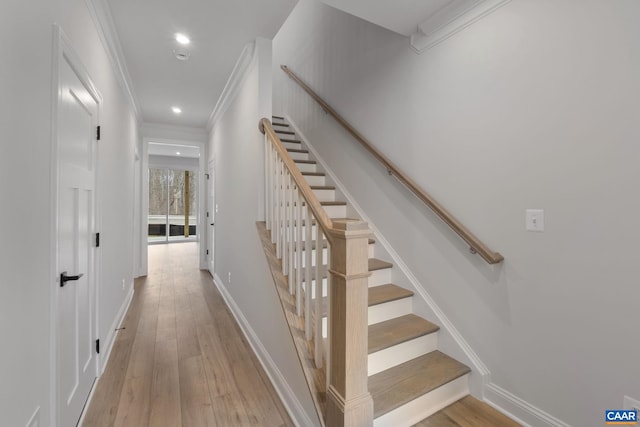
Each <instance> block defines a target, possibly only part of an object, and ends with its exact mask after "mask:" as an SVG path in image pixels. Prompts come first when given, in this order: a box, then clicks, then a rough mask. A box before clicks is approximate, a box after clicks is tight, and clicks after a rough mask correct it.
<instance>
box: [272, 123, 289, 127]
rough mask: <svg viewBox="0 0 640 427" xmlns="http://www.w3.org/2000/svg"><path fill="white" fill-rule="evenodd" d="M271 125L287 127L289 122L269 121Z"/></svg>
mask: <svg viewBox="0 0 640 427" xmlns="http://www.w3.org/2000/svg"><path fill="white" fill-rule="evenodd" d="M271 124H272V125H273V126H286V127H289V123H271Z"/></svg>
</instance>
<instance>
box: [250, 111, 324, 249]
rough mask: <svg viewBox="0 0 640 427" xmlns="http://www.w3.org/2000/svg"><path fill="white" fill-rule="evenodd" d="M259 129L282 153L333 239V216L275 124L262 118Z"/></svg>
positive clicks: (315, 215)
mask: <svg viewBox="0 0 640 427" xmlns="http://www.w3.org/2000/svg"><path fill="white" fill-rule="evenodd" d="M259 129H260V132H262V133H263V134H265V135H267V137H268V138H269V140H271V144H272V146H273V147H274V148H275V150H276V151H277V152H278V154H279V155H280V158H281V159H282V161H283V162H284V164H285V166H286V167H287V169H288V170H289V173H290V174H291V177H292V178H293V181H294V182H295V183H296V186H297V187H298V189H299V190H300V193H301V194H302V197H303V198H304V200H305V202H306V203H307V204H308V205H309V208H311V211H312V212H313V215H314V217H315V218H316V221H317V222H318V225H319V226H320V228H322V231H323V232H324V234H325V236H326V237H327V239H331V233H330V231H331V229H332V228H333V222H332V221H331V218H329V215H327V213H326V212H325V210H324V209H323V208H322V205H321V204H320V202H319V201H318V198H317V197H316V195H315V194H314V193H313V190H312V189H311V187H310V186H309V184H308V183H307V181H306V180H305V179H304V177H303V176H302V173H301V172H300V169H298V167H297V166H296V164H295V162H294V161H293V160H292V159H291V157H290V156H289V153H287V150H286V148H284V145H283V144H282V141H281V140H280V137H279V136H278V134H277V133H276V132H275V130H274V129H273V126H271V122H270V121H269V119H267V118H263V119H262V120H260V124H259Z"/></svg>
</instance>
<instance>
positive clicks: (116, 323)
mask: <svg viewBox="0 0 640 427" xmlns="http://www.w3.org/2000/svg"><path fill="white" fill-rule="evenodd" d="M133 292H134V286H133V283H132V284H131V288H130V289H129V293H127V296H126V298H125V299H124V302H123V303H122V305H121V306H120V310H118V314H117V315H116V317H115V319H113V323H112V324H111V328H110V329H109V335H107V338H106V339H105V340H104V342H105V346H104V347H103V349H104V351H103V353H102V355H100V354H99V355H98V357H99V359H98V377H97V378H96V380H95V382H94V383H93V386H92V387H91V391H90V392H89V396H88V397H87V401H86V402H85V404H84V408H82V414H81V415H80V420H79V421H78V426H80V427H82V424H83V423H84V417H85V415H86V414H87V408H88V407H89V405H90V404H91V401H92V400H93V394H94V393H95V391H96V386H97V385H98V381H100V376H102V374H103V373H104V370H105V368H106V367H107V363H108V362H109V357H110V356H111V350H113V344H114V343H115V342H116V336H117V329H119V328H120V326H121V325H122V322H123V321H124V317H125V315H126V314H127V311H129V306H130V305H131V301H133Z"/></svg>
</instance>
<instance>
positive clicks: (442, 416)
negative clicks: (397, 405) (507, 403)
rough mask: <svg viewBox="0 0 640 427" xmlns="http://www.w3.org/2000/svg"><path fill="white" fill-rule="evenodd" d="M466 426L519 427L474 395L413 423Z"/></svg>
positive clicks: (430, 426) (417, 426)
mask: <svg viewBox="0 0 640 427" xmlns="http://www.w3.org/2000/svg"><path fill="white" fill-rule="evenodd" d="M468 426H474V427H520V424H518V423H517V422H515V421H513V420H512V419H510V418H509V417H507V416H506V415H504V414H503V413H501V412H500V411H498V410H497V409H495V408H493V407H491V406H490V405H487V404H486V403H484V402H482V401H480V400H478V399H476V398H475V397H473V396H466V397H463V398H462V399H460V400H458V401H457V402H454V403H452V404H451V405H449V406H447V407H446V408H444V409H442V410H440V411H438V412H436V413H435V414H433V415H431V416H430V417H428V418H425V419H424V420H422V421H420V422H419V423H417V424H414V425H413V427H468Z"/></svg>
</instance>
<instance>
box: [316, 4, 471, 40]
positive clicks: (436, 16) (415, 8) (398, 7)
mask: <svg viewBox="0 0 640 427" xmlns="http://www.w3.org/2000/svg"><path fill="white" fill-rule="evenodd" d="M321 1H322V2H323V3H326V4H328V5H329V6H332V7H334V8H336V9H340V10H342V11H344V12H347V13H350V14H351V15H355V16H357V17H360V18H362V19H364V20H366V21H369V22H373V23H374V24H377V25H380V26H381V27H384V28H386V29H388V30H391V31H394V32H396V33H399V34H402V35H404V36H411V35H412V34H415V33H416V32H417V31H418V27H419V26H421V27H422V28H421V30H422V31H424V24H427V23H428V24H429V27H430V30H431V29H435V28H436V27H438V26H441V25H444V24H446V23H448V22H449V21H451V20H452V19H454V18H455V17H457V16H459V15H460V14H462V13H464V12H466V11H468V10H469V9H471V8H472V7H474V6H476V5H477V4H478V3H481V1H482V0H393V2H389V0H321ZM391 4H393V6H392V7H390V5H391ZM421 24H422V25H421Z"/></svg>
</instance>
